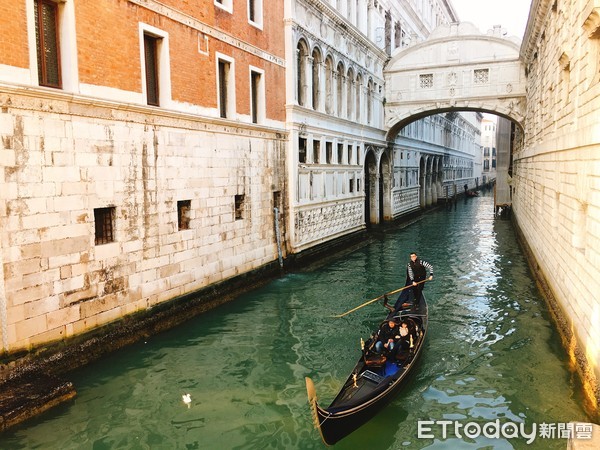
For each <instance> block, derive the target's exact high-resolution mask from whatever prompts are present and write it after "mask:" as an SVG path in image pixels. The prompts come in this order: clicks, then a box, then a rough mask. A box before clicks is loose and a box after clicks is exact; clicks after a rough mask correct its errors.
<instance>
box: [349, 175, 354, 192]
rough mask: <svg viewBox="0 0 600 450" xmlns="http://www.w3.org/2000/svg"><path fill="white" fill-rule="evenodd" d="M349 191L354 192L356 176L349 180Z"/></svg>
mask: <svg viewBox="0 0 600 450" xmlns="http://www.w3.org/2000/svg"><path fill="white" fill-rule="evenodd" d="M348 192H350V193H352V192H354V178H350V179H349V180H348Z"/></svg>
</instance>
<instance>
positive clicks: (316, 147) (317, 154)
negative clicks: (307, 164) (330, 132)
mask: <svg viewBox="0 0 600 450" xmlns="http://www.w3.org/2000/svg"><path fill="white" fill-rule="evenodd" d="M320 159H321V141H317V140H313V163H315V164H319V160H320Z"/></svg>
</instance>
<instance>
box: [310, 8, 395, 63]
mask: <svg viewBox="0 0 600 450" xmlns="http://www.w3.org/2000/svg"><path fill="white" fill-rule="evenodd" d="M302 1H303V2H305V3H306V4H308V5H309V6H311V7H312V8H314V10H315V11H316V12H317V13H319V14H321V15H323V16H324V17H327V18H328V19H329V20H330V21H331V22H333V24H334V25H335V26H336V27H337V28H340V29H341V30H343V31H344V33H345V34H348V35H350V36H351V37H352V38H354V39H355V41H356V43H357V44H360V45H362V46H364V47H365V48H366V50H367V52H371V53H374V54H379V58H381V59H382V60H383V61H385V60H386V59H387V57H388V55H387V53H386V52H385V51H384V50H382V49H380V48H379V47H377V46H376V45H375V44H374V43H373V42H371V41H370V40H369V39H368V38H367V36H365V35H364V34H363V33H362V32H361V31H360V30H359V29H358V28H356V27H355V26H354V25H352V24H351V23H350V22H348V21H347V20H346V19H344V18H343V17H342V16H341V15H340V14H339V13H338V12H337V11H336V10H335V9H333V8H332V7H331V6H329V5H328V4H327V3H325V2H323V1H322V0H302Z"/></svg>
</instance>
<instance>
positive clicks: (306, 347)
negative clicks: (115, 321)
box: [0, 194, 586, 450]
mask: <svg viewBox="0 0 600 450" xmlns="http://www.w3.org/2000/svg"><path fill="white" fill-rule="evenodd" d="M492 205H493V199H492V197H491V195H489V194H488V195H487V196H483V197H479V198H475V199H470V200H468V201H459V203H458V204H457V206H456V208H455V209H452V210H444V209H442V210H439V211H435V212H431V213H429V214H426V215H424V216H423V217H422V218H421V219H420V220H418V221H416V222H414V223H413V224H411V225H410V226H408V227H405V228H403V229H396V230H388V231H386V232H384V233H381V235H378V236H376V237H374V238H373V242H371V243H369V244H368V245H365V246H363V247H362V248H359V249H358V250H356V251H353V252H349V253H348V254H346V255H344V256H341V257H340V258H338V259H336V260H334V261H333V262H329V263H327V264H326V265H322V266H320V267H318V268H314V269H313V270H306V271H303V272H301V273H293V274H289V275H286V276H285V277H283V278H281V279H278V280H276V281H273V282H272V283H270V284H269V285H268V286H266V287H264V288H262V289H259V290H257V291H254V292H251V293H248V294H246V295H244V296H243V297H241V298H240V299H238V300H237V301H235V302H233V303H230V304H228V305H225V306H223V307H221V308H218V309H217V310H214V311H211V312H209V313H207V314H205V315H203V316H201V317H197V318H195V319H193V320H191V321H190V322H189V323H187V324H185V325H184V326H181V327H179V328H178V329H176V330H171V331H169V332H166V333H163V334H161V335H159V336H154V337H151V338H149V339H148V340H147V341H146V342H140V343H139V344H137V345H135V346H132V347H130V348H127V349H125V350H123V351H120V352H119V353H117V354H114V355H112V356H111V357H110V358H108V359H105V360H102V361H100V362H98V363H96V364H94V365H92V366H90V367H87V368H85V369H84V370H81V371H79V372H78V373H77V374H76V375H75V378H74V382H75V386H76V388H77V391H78V396H77V398H76V399H75V400H74V401H73V402H71V403H69V404H67V405H63V406H60V407H58V408H56V409H54V410H52V411H50V412H49V413H47V414H45V415H43V416H42V417H40V418H39V419H36V420H34V421H30V422H28V423H27V424H26V426H22V427H19V428H17V429H13V430H10V431H9V432H6V433H4V434H2V435H0V448H3V449H25V448H26V449H35V448H38V449H94V450H100V449H267V448H271V449H319V448H323V447H324V445H323V444H322V443H321V440H320V437H319V435H318V433H317V432H316V431H315V430H314V428H313V424H312V419H311V415H310V411H309V408H308V405H307V399H306V390H305V383H304V377H305V376H310V377H312V378H313V380H314V381H315V384H316V388H317V393H318V394H319V397H320V402H321V403H322V404H324V406H327V404H328V402H329V401H331V399H332V398H333V396H334V395H335V393H336V392H337V390H338V388H339V387H340V386H341V384H342V383H343V381H344V380H345V378H346V376H347V375H348V373H349V371H350V370H351V369H352V367H353V365H354V363H355V360H356V358H357V357H358V356H359V352H360V350H359V341H360V337H361V336H362V337H367V336H368V334H369V331H370V330H371V328H372V327H373V325H374V324H376V323H378V322H379V321H380V319H382V318H383V316H384V310H383V308H382V307H381V304H380V303H377V304H373V305H370V306H367V307H365V308H362V309H360V310H358V311H356V312H355V313H352V314H350V315H348V316H346V317H344V318H341V319H334V318H332V315H334V314H338V313H341V312H344V311H346V310H349V309H351V308H352V307H354V306H357V305H359V304H361V303H363V302H365V301H366V300H369V299H371V298H373V297H376V296H378V295H380V294H382V293H384V292H386V291H391V290H393V289H395V288H397V287H399V286H400V285H401V284H402V283H403V281H404V277H405V265H406V263H407V261H408V258H409V253H410V252H411V251H417V252H418V253H420V255H421V256H422V257H423V259H426V260H428V261H429V262H431V263H432V264H433V265H434V268H435V280H434V282H431V283H429V284H428V285H427V287H426V289H425V294H426V295H427V297H428V300H429V304H430V330H429V335H428V342H427V344H426V348H425V353H424V355H423V357H422V359H421V360H420V362H419V365H418V366H417V367H416V373H414V374H413V375H414V376H413V377H412V379H411V381H410V383H409V384H408V385H407V386H406V388H405V389H404V391H403V392H402V393H401V394H400V395H399V396H398V397H397V398H396V399H395V400H394V401H393V402H392V404H391V405H389V406H388V407H387V408H386V409H385V410H383V411H382V412H381V413H380V414H379V415H378V416H377V417H375V418H374V419H373V420H372V421H371V422H369V423H368V424H366V425H365V426H363V427H362V428H361V429H359V430H358V431H356V432H355V433H353V434H351V435H350V436H349V437H347V438H346V439H344V440H343V441H341V442H340V443H339V444H337V445H336V448H340V449H357V448H372V449H402V448H410V449H413V448H414V449H417V448H435V449H478V448H498V449H510V448H544V449H547V448H557V449H558V448H561V449H562V448H566V440H565V439H559V438H555V439H547V438H542V437H539V432H538V436H537V437H536V439H535V441H534V442H533V443H532V444H531V445H527V443H526V441H527V438H525V437H515V438H506V437H504V436H503V435H500V436H499V438H488V437H485V436H479V437H476V436H475V437H471V438H469V437H466V436H464V435H462V434H461V437H457V436H455V434H454V428H448V429H447V431H448V434H447V436H446V437H445V438H444V437H443V435H442V427H441V426H437V425H432V426H431V431H430V432H429V434H432V435H433V437H428V438H421V439H419V438H418V437H417V433H418V421H419V420H436V421H440V420H450V421H453V420H454V421H458V422H461V423H463V424H466V423H468V422H477V423H479V424H482V425H483V424H485V423H488V422H493V421H496V420H497V419H498V420H499V421H500V423H501V424H503V423H507V422H514V423H524V424H525V430H526V431H527V432H528V433H529V432H530V431H531V429H532V424H542V423H546V424H550V425H553V426H554V428H555V429H556V430H558V429H559V428H560V427H561V424H564V423H567V422H569V421H572V420H585V419H586V416H585V413H584V412H583V409H582V408H581V406H580V405H581V402H582V400H581V396H580V394H579V392H580V391H579V386H578V385H577V383H576V381H575V380H574V377H573V375H572V374H571V373H570V372H569V370H568V361H567V358H566V354H565V352H564V351H563V350H562V348H561V347H560V342H559V337H558V335H557V334H556V332H555V331H554V329H553V327H552V325H551V323H550V319H549V316H548V314H547V311H546V307H545V304H544V302H543V299H542V298H541V297H540V295H539V293H538V292H537V290H536V287H535V284H534V282H533V281H532V278H531V276H530V273H529V270H528V268H527V265H526V262H525V260H524V257H523V255H522V253H521V251H520V248H519V247H518V244H517V243H516V241H515V236H514V233H513V229H512V226H511V223H510V221H508V220H502V219H494V218H493V215H492V211H493V206H492ZM183 394H190V396H191V403H190V405H189V407H188V406H186V405H185V404H184V403H183V401H182V395H183ZM459 434H460V433H459ZM557 436H559V434H558V431H556V432H555V437H557Z"/></svg>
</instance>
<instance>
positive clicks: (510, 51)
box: [384, 22, 526, 141]
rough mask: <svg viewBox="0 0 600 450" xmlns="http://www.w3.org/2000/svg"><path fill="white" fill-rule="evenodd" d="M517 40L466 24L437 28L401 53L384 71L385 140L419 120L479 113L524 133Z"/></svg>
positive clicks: (522, 76) (521, 67)
mask: <svg viewBox="0 0 600 450" xmlns="http://www.w3.org/2000/svg"><path fill="white" fill-rule="evenodd" d="M519 50H520V42H519V41H518V39H517V38H506V37H503V36H502V35H501V31H500V28H499V27H497V28H495V29H494V30H493V31H492V32H490V33H488V34H482V33H481V32H480V31H479V30H478V29H477V28H476V27H475V26H474V25H473V24H471V23H468V22H463V23H453V24H449V25H441V26H439V27H438V28H436V29H435V30H434V31H433V32H432V33H431V35H430V36H429V37H428V38H427V39H426V40H425V41H423V42H422V43H419V44H416V45H413V46H411V47H408V48H406V49H402V50H399V51H398V52H397V53H396V54H394V55H393V56H392V58H391V59H390V61H389V63H388V65H387V67H386V69H385V70H384V78H385V117H386V122H385V125H386V128H387V139H388V140H389V141H393V140H394V138H395V136H396V135H397V134H398V132H399V130H401V129H402V128H403V127H405V126H406V125H408V124H409V123H411V122H413V121H415V120H417V119H421V118H423V117H426V116H429V115H433V114H438V113H444V112H449V111H479V112H488V113H491V114H496V115H499V116H501V117H506V118H508V119H510V120H511V121H513V122H515V123H517V124H518V126H519V127H520V128H521V129H523V128H524V122H525V112H526V99H525V98H526V97H525V87H526V75H525V65H524V64H523V62H522V61H521V59H520V56H519Z"/></svg>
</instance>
